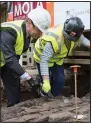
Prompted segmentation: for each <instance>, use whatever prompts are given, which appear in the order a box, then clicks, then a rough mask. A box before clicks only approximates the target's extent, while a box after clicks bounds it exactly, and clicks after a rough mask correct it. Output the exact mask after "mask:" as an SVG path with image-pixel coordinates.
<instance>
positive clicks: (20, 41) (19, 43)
mask: <svg viewBox="0 0 92 123" xmlns="http://www.w3.org/2000/svg"><path fill="white" fill-rule="evenodd" d="M23 21H24V20H17V21H12V22H4V23H2V24H1V30H3V29H4V28H13V29H14V30H15V31H16V32H17V39H16V43H15V46H14V47H15V53H16V55H21V54H22V52H23V47H24V36H23V30H22V23H23ZM0 54H1V55H0V64H1V65H0V67H2V66H3V65H4V64H5V60H4V55H3V51H1V50H0Z"/></svg>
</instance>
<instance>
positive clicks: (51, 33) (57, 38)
mask: <svg viewBox="0 0 92 123" xmlns="http://www.w3.org/2000/svg"><path fill="white" fill-rule="evenodd" d="M46 34H47V35H49V36H52V37H54V38H55V39H56V41H57V43H58V48H59V52H60V51H61V41H60V39H59V36H58V35H56V34H55V33H53V32H47V33H46Z"/></svg>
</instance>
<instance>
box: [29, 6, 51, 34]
mask: <svg viewBox="0 0 92 123" xmlns="http://www.w3.org/2000/svg"><path fill="white" fill-rule="evenodd" d="M28 18H29V19H31V20H32V21H33V23H34V25H35V26H36V27H38V29H39V30H41V31H42V32H44V33H45V32H46V30H47V29H48V27H49V26H50V24H51V16H50V13H49V12H48V11H47V10H46V9H44V8H42V7H37V8H36V9H33V10H32V11H31V12H29V13H28Z"/></svg>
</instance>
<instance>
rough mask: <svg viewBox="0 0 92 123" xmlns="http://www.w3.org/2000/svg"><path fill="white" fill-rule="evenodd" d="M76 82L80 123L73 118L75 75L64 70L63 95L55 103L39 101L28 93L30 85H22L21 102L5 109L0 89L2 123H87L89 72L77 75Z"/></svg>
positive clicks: (4, 99) (54, 100)
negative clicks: (81, 116) (80, 116)
mask: <svg viewBox="0 0 92 123" xmlns="http://www.w3.org/2000/svg"><path fill="white" fill-rule="evenodd" d="M68 68H69V67H68ZM77 79H78V98H77V101H78V107H77V110H78V115H83V118H82V119H80V120H76V119H75V118H74V116H75V98H74V74H73V72H72V71H70V69H67V70H65V87H64V90H63V92H62V95H61V96H58V97H55V98H54V99H46V98H43V97H40V98H38V96H37V93H36V92H35V91H33V92H30V87H29V85H28V84H27V83H26V82H24V83H21V102H20V103H19V104H17V105H15V106H13V107H9V108H7V107H6V97H5V92H4V88H3V87H1V93H2V94H1V101H2V107H1V122H9V123H10V122H31V123H33V122H40V123H42V122H46V123H49V122H55V123H56V122H57V123H58V122H61V123H62V122H90V69H89V68H88V69H86V70H85V69H83V70H82V71H79V73H78V76H77ZM2 86H3V85H2Z"/></svg>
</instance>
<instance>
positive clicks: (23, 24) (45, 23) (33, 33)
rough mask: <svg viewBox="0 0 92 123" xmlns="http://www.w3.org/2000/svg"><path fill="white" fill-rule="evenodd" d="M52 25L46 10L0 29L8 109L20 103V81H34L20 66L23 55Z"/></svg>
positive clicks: (0, 58) (1, 67) (0, 63)
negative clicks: (31, 41) (32, 41)
mask: <svg viewBox="0 0 92 123" xmlns="http://www.w3.org/2000/svg"><path fill="white" fill-rule="evenodd" d="M50 23H51V16H50V14H49V12H48V11H47V10H45V9H44V8H40V7H38V8H36V9H33V10H32V11H31V12H29V13H28V16H27V19H26V20H16V21H12V22H4V23H2V24H1V29H0V36H1V39H0V71H1V73H0V76H1V79H2V81H3V84H4V87H5V91H6V96H7V99H8V107H10V106H13V105H15V104H17V103H19V102H20V81H25V80H32V77H31V75H29V74H28V73H27V72H25V71H24V70H23V68H22V67H21V65H20V64H19V58H20V55H21V54H22V53H24V52H25V51H27V49H28V47H29V44H30V39H31V38H32V39H34V40H37V39H38V38H39V37H40V36H41V35H42V33H45V31H46V30H47V28H48V27H49V25H50Z"/></svg>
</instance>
